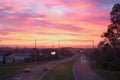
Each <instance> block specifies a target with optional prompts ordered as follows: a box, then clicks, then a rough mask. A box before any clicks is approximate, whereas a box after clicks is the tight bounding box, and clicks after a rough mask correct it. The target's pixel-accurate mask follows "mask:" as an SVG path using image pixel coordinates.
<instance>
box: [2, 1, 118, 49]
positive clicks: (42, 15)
mask: <svg viewBox="0 0 120 80" xmlns="http://www.w3.org/2000/svg"><path fill="white" fill-rule="evenodd" d="M119 2H120V0H0V46H22V47H25V46H34V42H35V39H36V40H37V41H36V42H37V46H40V47H51V46H52V45H54V46H56V47H57V45H58V44H60V45H61V46H64V47H65V46H67V47H68V46H74V47H80V46H92V45H93V40H94V45H97V44H98V42H99V41H100V40H102V39H101V38H100V36H101V34H102V33H103V32H105V31H106V29H107V25H109V24H110V20H109V19H110V15H109V13H110V11H111V9H112V7H113V5H114V4H115V3H119Z"/></svg>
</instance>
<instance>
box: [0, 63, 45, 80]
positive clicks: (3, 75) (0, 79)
mask: <svg viewBox="0 0 120 80" xmlns="http://www.w3.org/2000/svg"><path fill="white" fill-rule="evenodd" d="M42 64H44V63H41V64H38V63H37V64H33V63H31V64H18V65H14V64H10V65H0V80H5V79H7V78H8V77H10V76H12V75H14V74H15V73H18V72H20V71H23V70H24V69H25V68H27V67H31V68H32V67H35V66H40V65H42Z"/></svg>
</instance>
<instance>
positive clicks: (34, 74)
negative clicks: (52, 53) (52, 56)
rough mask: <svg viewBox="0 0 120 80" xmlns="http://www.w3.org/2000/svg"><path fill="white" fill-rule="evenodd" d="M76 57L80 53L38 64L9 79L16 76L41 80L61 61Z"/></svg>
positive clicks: (10, 79) (24, 79)
mask: <svg viewBox="0 0 120 80" xmlns="http://www.w3.org/2000/svg"><path fill="white" fill-rule="evenodd" d="M76 57H78V55H75V56H73V57H71V58H67V59H64V60H59V61H54V62H49V63H47V64H44V65H42V66H37V67H34V68H31V71H30V72H24V71H22V72H20V73H18V74H16V75H14V76H11V77H10V78H8V79H7V80H15V78H20V80H41V79H42V78H43V77H44V76H45V75H46V74H47V73H48V72H49V71H50V70H51V69H53V68H54V67H55V66H57V65H60V64H61V63H65V62H67V61H69V60H71V59H74V58H76ZM44 67H47V69H48V71H45V70H44Z"/></svg>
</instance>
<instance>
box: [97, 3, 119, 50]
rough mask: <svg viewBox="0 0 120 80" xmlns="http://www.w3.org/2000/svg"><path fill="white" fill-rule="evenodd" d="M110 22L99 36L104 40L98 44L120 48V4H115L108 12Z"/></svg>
mask: <svg viewBox="0 0 120 80" xmlns="http://www.w3.org/2000/svg"><path fill="white" fill-rule="evenodd" d="M110 20H111V24H110V25H108V28H107V31H106V32H105V33H103V35H102V36H101V37H103V38H104V41H101V42H100V43H99V47H100V46H104V47H106V45H107V46H108V47H111V48H120V4H119V3H118V4H115V5H114V6H113V8H112V11H111V12H110Z"/></svg>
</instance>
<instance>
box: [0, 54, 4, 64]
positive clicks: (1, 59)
mask: <svg viewBox="0 0 120 80" xmlns="http://www.w3.org/2000/svg"><path fill="white" fill-rule="evenodd" d="M2 62H3V55H0V64H2Z"/></svg>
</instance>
